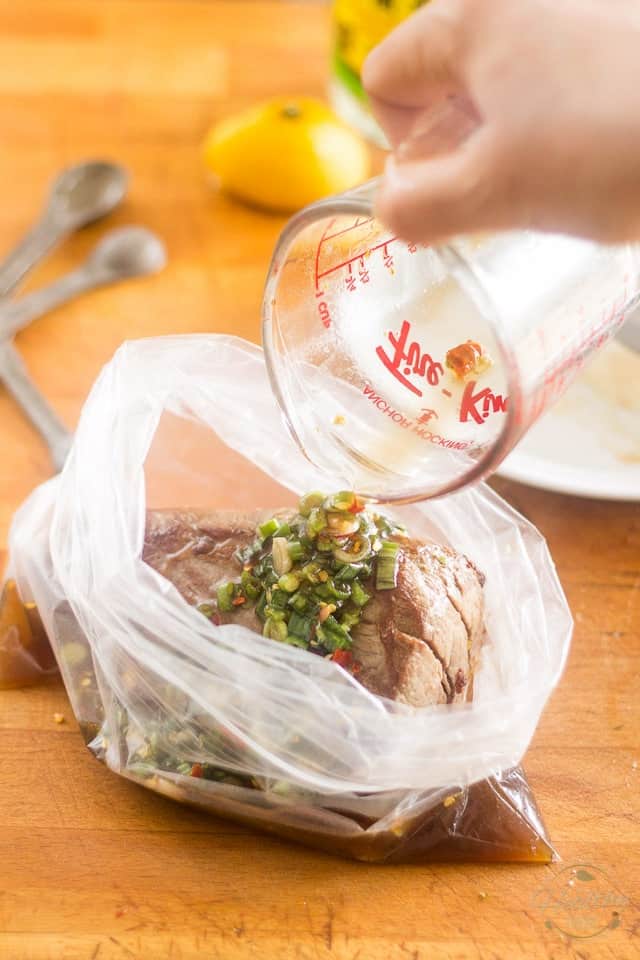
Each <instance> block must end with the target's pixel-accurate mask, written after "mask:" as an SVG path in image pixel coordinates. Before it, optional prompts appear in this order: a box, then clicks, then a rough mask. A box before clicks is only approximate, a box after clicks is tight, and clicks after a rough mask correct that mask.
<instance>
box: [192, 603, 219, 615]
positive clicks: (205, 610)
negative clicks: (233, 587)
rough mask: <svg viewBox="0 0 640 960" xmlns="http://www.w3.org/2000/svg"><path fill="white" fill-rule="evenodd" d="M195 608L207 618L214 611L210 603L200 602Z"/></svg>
mask: <svg viewBox="0 0 640 960" xmlns="http://www.w3.org/2000/svg"><path fill="white" fill-rule="evenodd" d="M196 609H197V610H198V613H201V614H202V615H203V616H204V617H208V618H211V617H212V616H213V615H214V613H215V612H216V610H215V607H214V606H213V604H212V603H200V604H198V607H197V608H196Z"/></svg>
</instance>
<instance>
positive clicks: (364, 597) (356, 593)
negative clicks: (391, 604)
mask: <svg viewBox="0 0 640 960" xmlns="http://www.w3.org/2000/svg"><path fill="white" fill-rule="evenodd" d="M351 599H352V600H353V602H354V603H355V605H356V607H364V606H366V605H367V603H368V602H369V600H371V597H370V596H369V594H368V593H367V591H366V590H365V589H364V587H363V586H362V584H361V583H360V581H359V580H354V581H353V585H352V587H351Z"/></svg>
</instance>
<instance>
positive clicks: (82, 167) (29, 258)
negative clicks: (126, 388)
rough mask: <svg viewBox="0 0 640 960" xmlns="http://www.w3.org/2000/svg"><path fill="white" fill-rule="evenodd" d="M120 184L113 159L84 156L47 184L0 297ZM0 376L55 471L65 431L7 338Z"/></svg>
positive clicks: (113, 203) (121, 191) (120, 191)
mask: <svg viewBox="0 0 640 960" xmlns="http://www.w3.org/2000/svg"><path fill="white" fill-rule="evenodd" d="M126 188H127V174H126V172H125V170H124V169H123V168H122V167H120V166H118V165H117V164H114V163H107V162H103V161H100V160H96V161H87V162H86V163H80V164H78V165H77V166H74V167H69V168H68V169H67V170H63V172H62V173H61V174H60V175H59V176H58V177H57V178H56V180H55V181H54V183H53V185H52V188H51V192H50V194H49V199H48V202H47V205H46V207H45V210H44V212H43V213H42V215H41V217H40V220H39V221H38V223H37V224H36V225H35V226H34V227H33V228H32V229H31V230H30V231H29V233H27V235H26V236H25V237H24V238H23V239H22V240H21V241H20V243H18V245H17V246H16V247H15V249H14V250H13V251H12V252H11V253H10V254H9V256H8V257H7V258H6V259H5V261H4V262H3V263H2V264H1V265H0V297H7V296H8V295H9V294H10V293H11V292H12V291H13V290H14V289H15V287H16V286H17V285H18V284H19V283H20V281H21V280H22V278H23V277H24V275H25V274H26V273H27V272H28V271H29V270H30V269H31V268H32V267H34V266H35V265H36V263H38V262H39V261H40V260H41V259H42V258H43V257H44V256H45V255H46V254H47V253H48V252H49V251H50V250H51V249H52V248H53V247H54V246H55V245H56V244H57V243H59V242H60V241H61V240H62V239H63V238H64V237H65V236H67V234H69V233H72V232H73V231H74V230H77V229H79V228H80V227H83V226H85V225H86V224H89V223H93V222H94V221H95V220H99V219H100V218H101V217H104V216H106V215H107V214H108V213H110V212H111V211H112V210H113V209H114V208H115V207H117V205H118V204H119V203H120V202H121V201H122V199H123V197H124V195H125V192H126ZM0 379H1V380H3V381H4V384H5V386H6V387H7V389H8V390H9V391H10V392H11V393H12V394H13V397H14V398H15V400H16V401H17V402H18V403H19V404H20V406H21V407H22V409H23V410H24V411H25V413H26V414H27V416H28V417H29V419H30V420H31V422H32V423H33V425H34V427H35V428H36V429H37V430H38V431H39V433H40V434H41V435H42V437H43V439H44V441H45V443H46V444H47V446H48V447H49V451H50V453H51V458H52V460H53V463H54V465H55V467H56V469H57V470H61V469H62V466H63V464H64V461H65V459H66V455H67V453H68V451H69V446H70V443H71V435H70V433H69V431H68V430H67V428H66V427H65V425H64V424H63V423H62V421H61V420H60V419H59V417H58V415H57V414H56V412H55V411H54V410H53V408H52V407H51V406H50V405H49V403H48V402H47V400H46V399H45V398H44V397H43V395H42V394H41V392H40V391H39V390H38V388H37V387H36V386H35V384H33V383H32V381H31V380H30V378H29V375H28V374H27V371H26V369H25V367H24V364H23V362H22V359H21V357H20V355H19V354H18V352H17V351H16V350H15V348H14V347H13V345H12V344H11V343H9V342H7V343H2V344H0Z"/></svg>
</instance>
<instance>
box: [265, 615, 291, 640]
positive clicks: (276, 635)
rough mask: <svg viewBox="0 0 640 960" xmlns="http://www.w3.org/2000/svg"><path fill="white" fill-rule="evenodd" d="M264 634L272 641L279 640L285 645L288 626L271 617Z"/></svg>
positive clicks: (282, 621)
mask: <svg viewBox="0 0 640 960" xmlns="http://www.w3.org/2000/svg"><path fill="white" fill-rule="evenodd" d="M262 633H263V635H264V636H265V637H268V638H269V639H270V640H278V641H280V643H284V641H285V640H286V639H287V625H286V623H285V622H284V620H274V619H273V617H269V618H268V619H267V621H266V623H265V625H264V627H263V630H262Z"/></svg>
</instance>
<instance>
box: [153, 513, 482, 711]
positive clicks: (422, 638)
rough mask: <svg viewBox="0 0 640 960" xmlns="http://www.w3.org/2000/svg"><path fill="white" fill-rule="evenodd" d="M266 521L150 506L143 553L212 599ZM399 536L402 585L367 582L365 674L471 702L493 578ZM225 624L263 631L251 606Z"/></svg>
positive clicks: (382, 682)
mask: <svg viewBox="0 0 640 960" xmlns="http://www.w3.org/2000/svg"><path fill="white" fill-rule="evenodd" d="M287 513H288V512H287V511H281V512H280V515H281V516H283V517H285V516H287ZM265 516H273V513H272V512H271V513H268V514H265ZM260 519H263V517H257V515H256V516H252V517H251V516H247V515H246V514H238V513H233V512H230V511H209V512H205V511H199V510H152V511H149V512H148V515H147V529H146V535H145V544H144V552H143V559H144V560H145V561H146V562H147V563H148V564H149V565H150V566H151V567H153V568H154V569H155V570H157V571H158V572H159V573H161V574H162V575H163V576H165V577H166V578H167V579H168V580H170V581H171V582H172V583H173V584H174V585H175V587H176V588H177V589H178V590H179V592H180V593H181V594H182V596H183V597H184V599H185V600H186V601H187V603H190V604H193V605H196V604H200V603H206V602H210V601H211V600H212V598H214V597H215V595H216V587H217V585H218V584H219V583H221V582H227V581H228V580H233V579H237V577H238V576H239V566H238V562H237V560H235V559H234V556H233V555H234V553H235V551H236V550H237V549H238V547H244V546H247V545H249V544H250V543H252V542H253V540H254V538H255V529H256V522H259V520H260ZM397 539H398V540H399V542H400V543H401V545H402V550H401V553H400V562H399V567H398V584H397V587H396V589H395V590H376V589H375V584H374V583H373V582H370V583H369V584H367V585H366V586H367V591H368V592H369V593H370V594H371V596H372V599H371V600H370V601H369V603H368V604H367V605H366V607H365V608H364V616H363V619H362V622H361V623H360V624H359V625H358V626H357V627H354V628H353V630H352V635H353V648H352V649H353V655H354V658H355V661H356V662H357V664H358V665H359V666H358V672H357V674H356V676H357V679H358V680H359V681H360V682H361V683H362V684H363V685H364V686H365V687H367V689H369V690H370V691H371V692H372V693H375V694H378V695H380V696H384V697H389V698H391V699H393V700H399V701H401V702H403V703H408V704H411V705H412V706H416V707H422V706H426V705H427V704H436V703H455V702H459V701H463V700H466V699H468V698H469V696H470V690H471V679H472V672H473V667H474V661H475V658H476V656H477V653H478V651H479V648H480V645H481V643H482V639H483V634H484V617H483V613H484V598H483V591H482V587H483V583H484V577H483V576H482V574H480V573H479V572H478V571H477V570H476V568H475V567H474V566H473V564H472V563H471V562H470V561H469V560H467V558H466V557H464V556H462V555H461V554H458V553H455V551H453V550H451V549H449V548H448V547H443V546H441V545H439V544H435V543H423V542H420V541H417V540H412V539H408V538H407V539H405V538H402V539H401V538H399V537H398V538H397ZM220 622H222V623H237V624H242V625H243V626H246V627H248V628H249V629H250V630H253V631H256V632H259V633H261V632H262V624H261V623H260V620H259V619H258V617H257V616H256V614H255V612H254V610H253V607H250V606H248V605H245V606H244V607H239V608H238V609H237V610H236V611H234V612H233V613H227V614H220Z"/></svg>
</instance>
